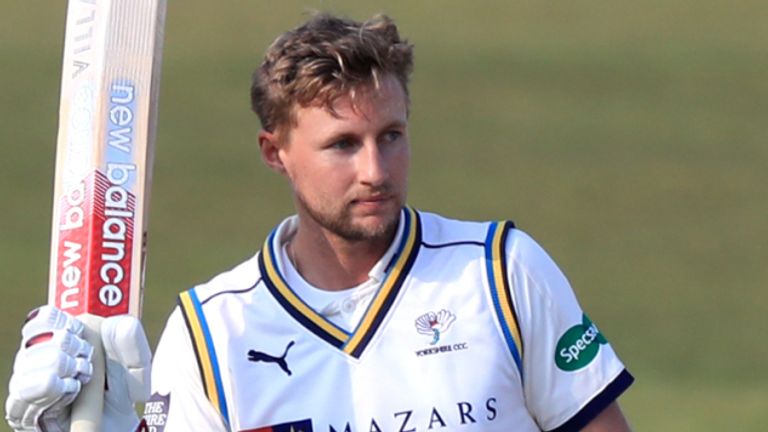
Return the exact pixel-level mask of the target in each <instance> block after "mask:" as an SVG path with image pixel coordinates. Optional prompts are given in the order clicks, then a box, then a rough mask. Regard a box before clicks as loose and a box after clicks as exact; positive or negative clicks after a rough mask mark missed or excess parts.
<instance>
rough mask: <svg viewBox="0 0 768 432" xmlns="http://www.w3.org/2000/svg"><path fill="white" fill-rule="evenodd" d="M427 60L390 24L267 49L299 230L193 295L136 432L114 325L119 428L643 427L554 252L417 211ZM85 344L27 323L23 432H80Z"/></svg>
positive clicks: (114, 426)
mask: <svg viewBox="0 0 768 432" xmlns="http://www.w3.org/2000/svg"><path fill="white" fill-rule="evenodd" d="M412 64H413V60H412V45H410V44H409V43H408V42H407V41H406V40H404V39H402V38H401V37H400V35H399V32H398V29H397V27H396V26H395V24H394V22H393V21H392V20H391V19H390V18H388V17H386V16H381V15H380V16H376V17H373V18H372V19H370V20H368V21H365V22H355V21H351V20H347V19H341V18H337V17H334V16H330V15H324V14H319V15H316V16H313V17H311V18H310V19H309V20H308V21H307V22H306V23H304V24H303V25H301V26H300V27H298V28H296V29H294V30H291V31H289V32H286V33H285V34H283V35H281V36H280V37H279V38H278V39H277V40H276V41H275V42H274V43H273V44H272V45H271V46H270V47H269V48H268V50H267V52H266V56H265V58H264V61H263V63H262V64H261V66H260V67H259V68H258V70H257V71H256V72H255V74H254V76H253V83H252V88H251V99H252V105H253V109H254V111H255V112H256V113H257V114H258V116H259V119H260V121H261V125H262V130H261V132H260V133H259V136H258V141H259V148H260V150H261V156H262V159H263V161H264V162H265V164H266V165H267V166H268V167H269V168H271V169H272V170H274V171H275V172H277V173H279V174H280V175H282V176H283V177H284V178H285V179H286V180H287V181H288V183H289V184H290V186H291V190H292V195H293V200H294V203H295V208H296V214H295V215H293V216H290V217H288V218H286V219H285V220H283V221H282V222H280V223H279V224H277V226H276V227H275V229H274V230H273V231H272V233H271V234H270V235H269V236H268V237H267V239H266V240H265V241H264V243H263V245H262V246H261V247H260V248H258V249H257V250H255V251H254V255H253V256H252V257H251V258H249V259H248V260H246V261H245V262H243V263H241V264H239V265H237V266H235V267H234V268H232V269H231V270H229V271H226V272H224V273H222V274H220V275H218V276H216V277H215V278H213V279H212V280H210V281H209V282H207V283H205V284H202V285H199V286H196V287H194V288H192V289H190V290H188V291H185V292H183V293H182V294H181V295H180V296H179V300H178V307H177V308H176V309H175V310H174V311H173V313H172V314H171V316H170V318H169V319H168V322H167V325H166V328H165V330H164V332H163V335H162V337H161V340H160V342H159V345H158V347H157V349H156V352H155V356H154V360H153V362H152V368H151V382H152V385H151V397H150V398H149V400H148V401H147V403H146V405H145V414H144V418H143V419H142V420H141V424H140V425H138V426H137V423H139V419H138V418H136V417H135V416H133V415H132V414H133V403H134V402H135V401H141V400H146V399H145V398H146V397H147V396H148V395H147V392H146V385H147V382H148V381H149V379H148V377H147V373H148V371H149V369H150V368H149V350H148V348H147V347H146V339H145V338H144V337H143V332H142V330H141V326H140V324H139V323H138V322H137V321H135V320H132V319H130V318H127V317H117V318H108V319H107V320H106V321H105V324H104V326H105V327H106V328H107V330H108V331H106V332H105V333H104V335H103V339H104V345H105V347H106V351H107V353H106V354H107V358H108V360H107V363H108V369H107V388H106V389H105V391H106V395H105V411H104V424H105V425H109V426H108V427H109V428H111V429H105V430H116V431H117V430H126V431H128V430H136V428H137V427H138V428H139V429H141V430H151V431H165V432H177V431H190V430H194V431H252V432H253V431H329V432H330V431H339V432H341V431H347V432H353V431H428V430H429V431H431V430H444V431H506V432H508V431H519V432H531V431H541V430H544V431H577V430H584V431H592V432H597V431H612V432H620V431H628V430H629V426H628V424H627V421H626V420H625V418H624V416H623V414H622V412H621V410H620V408H619V405H618V403H617V398H618V397H619V395H620V394H621V393H622V392H624V390H626V389H627V388H628V387H629V386H630V384H631V383H632V381H633V378H632V376H631V375H630V374H629V373H628V372H627V370H626V369H625V367H624V365H623V364H622V362H621V361H620V360H619V358H618V357H617V355H616V354H615V352H614V351H613V349H612V347H611V345H610V344H609V343H608V341H607V340H606V338H605V337H604V336H603V333H602V332H601V330H600V328H598V327H597V326H596V325H595V324H594V323H593V322H592V321H591V320H590V319H589V318H588V316H587V315H586V314H585V313H584V312H583V311H582V310H581V308H580V306H579V304H578V302H577V300H576V298H575V296H574V293H573V290H572V289H571V286H570V285H569V283H568V280H567V279H566V278H565V276H564V275H563V273H562V272H561V271H560V270H559V269H558V267H557V265H556V264H555V263H554V261H553V260H552V259H551V258H550V257H549V255H548V254H547V253H546V252H545V251H544V249H542V247H541V246H539V245H538V244H537V243H536V242H535V241H534V240H533V239H532V238H531V237H530V236H528V235H527V234H526V233H524V232H523V231H521V230H519V229H517V228H515V226H514V224H513V223H511V222H508V221H494V222H470V221H459V220H454V219H449V218H445V217H443V216H439V215H437V214H434V213H430V212H426V211H421V210H417V209H415V208H412V207H410V206H408V205H407V204H406V193H407V186H408V171H409V162H410V141H409V135H408V120H409V117H408V113H409V106H410V100H409V96H408V80H409V75H410V72H411V70H412ZM80 327H81V326H79V325H78V323H77V320H75V319H73V318H72V317H69V316H65V315H63V314H61V312H57V311H56V310H55V309H52V308H50V307H45V308H43V309H41V310H39V311H36V315H35V316H32V317H30V319H29V320H28V322H27V323H26V324H25V326H24V329H23V340H22V347H21V349H20V351H19V353H18V354H17V358H21V359H23V361H21V362H20V361H18V360H17V363H16V368H15V371H14V375H13V377H12V379H11V386H10V387H11V392H10V396H9V400H8V402H7V404H6V415H7V419H8V421H9V422H10V424H11V425H12V427H13V428H14V429H16V430H66V429H67V405H68V404H69V403H70V402H71V401H72V399H73V398H74V397H75V395H76V394H77V391H78V389H79V387H80V385H81V383H83V382H85V381H87V377H88V374H89V371H90V370H89V365H88V358H89V352H88V350H89V347H88V346H86V344H85V342H83V341H82V340H81V339H80V338H79V337H78V332H79V329H80ZM42 334H50V335H52V337H50V338H48V339H47V340H46V341H44V342H39V341H37V342H36V341H35V338H39V337H40V335H42ZM65 340H66V341H67V342H65ZM44 356H54V357H55V358H56V360H55V361H53V360H51V359H50V358H49V357H45V358H44ZM29 365H32V366H29ZM105 427H107V426H105Z"/></svg>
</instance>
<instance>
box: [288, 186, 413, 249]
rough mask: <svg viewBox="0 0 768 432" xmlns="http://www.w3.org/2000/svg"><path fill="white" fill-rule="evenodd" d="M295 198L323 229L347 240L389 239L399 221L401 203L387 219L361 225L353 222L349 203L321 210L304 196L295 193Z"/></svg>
mask: <svg viewBox="0 0 768 432" xmlns="http://www.w3.org/2000/svg"><path fill="white" fill-rule="evenodd" d="M296 199H297V200H298V204H299V206H301V208H302V209H303V210H304V212H305V213H306V214H307V215H308V216H309V217H310V218H312V220H314V221H315V223H316V224H317V225H319V226H321V227H322V228H324V229H325V230H327V231H329V232H331V233H333V234H334V235H336V236H338V237H339V238H341V239H343V240H346V241H348V242H378V241H387V242H389V241H391V240H392V238H393V237H394V235H395V231H396V230H397V225H398V223H399V221H400V218H399V216H400V209H401V208H402V207H403V203H402V202H400V203H399V205H398V206H397V208H398V210H397V212H396V213H395V214H394V215H393V216H392V217H391V218H389V219H388V220H385V221H383V222H382V223H380V224H377V225H375V226H361V225H360V224H354V223H353V221H352V216H351V214H350V207H351V205H350V204H346V205H345V206H344V207H343V208H341V209H340V210H339V211H337V212H334V211H333V210H331V211H323V210H321V209H318V208H313V207H312V206H311V205H310V204H309V203H308V202H307V200H306V199H304V197H303V196H302V195H301V194H299V193H297V194H296Z"/></svg>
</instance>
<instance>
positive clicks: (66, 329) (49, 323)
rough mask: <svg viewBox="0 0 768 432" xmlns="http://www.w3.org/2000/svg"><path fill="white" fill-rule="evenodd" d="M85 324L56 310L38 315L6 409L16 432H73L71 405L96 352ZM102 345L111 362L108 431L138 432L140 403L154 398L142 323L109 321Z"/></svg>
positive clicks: (27, 330)
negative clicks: (135, 431) (86, 336)
mask: <svg viewBox="0 0 768 432" xmlns="http://www.w3.org/2000/svg"><path fill="white" fill-rule="evenodd" d="M82 332H83V324H82V323H81V322H80V321H78V320H76V319H75V318H73V317H72V316H70V315H69V314H67V313H65V312H62V311H61V310H59V309H57V308H55V307H52V306H43V307H41V308H39V309H36V310H35V311H32V312H31V313H30V314H29V316H28V317H27V321H26V323H25V324H24V327H23V329H22V341H21V347H20V349H19V352H18V353H17V355H16V360H15V362H14V371H13V375H12V376H11V382H10V385H9V395H8V400H7V401H6V404H5V409H6V420H7V421H8V424H9V425H10V426H11V427H12V428H13V429H14V430H16V431H43V430H45V431H49V432H52V431H67V430H69V417H70V405H71V403H72V402H73V401H74V400H75V398H76V397H77V395H78V393H79V392H80V389H81V388H82V386H83V385H84V384H86V383H87V382H88V381H89V380H90V378H91V374H92V366H91V356H92V354H93V347H92V346H91V345H90V344H89V343H88V342H86V341H85V340H84V339H83V338H82V337H81V335H82ZM101 339H102V343H103V345H104V351H105V357H106V374H107V377H106V378H107V381H106V391H105V395H104V414H103V417H102V426H103V429H104V430H109V431H112V430H115V431H118V430H132V428H133V427H135V425H136V424H137V423H138V418H137V416H136V412H135V409H134V404H135V403H136V402H145V401H146V400H147V399H148V397H149V391H150V388H149V382H150V365H151V357H152V356H151V352H150V350H149V344H148V342H147V338H146V336H145V334H144V330H143V328H142V327H141V323H140V322H139V321H138V320H137V319H136V318H134V317H131V316H129V315H120V316H115V317H109V318H106V319H104V321H103V322H102V325H101Z"/></svg>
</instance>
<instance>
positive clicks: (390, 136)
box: [383, 131, 403, 143]
mask: <svg viewBox="0 0 768 432" xmlns="http://www.w3.org/2000/svg"><path fill="white" fill-rule="evenodd" d="M401 136H403V133H402V132H400V131H389V132H386V133H384V137H383V138H384V142H386V143H391V142H395V141H397V140H398V139H400V137H401Z"/></svg>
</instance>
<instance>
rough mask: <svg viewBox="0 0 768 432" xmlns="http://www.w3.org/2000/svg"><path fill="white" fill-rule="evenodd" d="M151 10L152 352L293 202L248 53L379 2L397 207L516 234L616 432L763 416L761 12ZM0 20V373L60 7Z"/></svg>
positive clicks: (4, 369) (41, 213) (23, 271)
mask: <svg viewBox="0 0 768 432" xmlns="http://www.w3.org/2000/svg"><path fill="white" fill-rule="evenodd" d="M169 3H170V4H169V7H168V20H167V29H166V44H165V59H164V67H163V76H162V86H161V87H162V91H161V102H160V123H159V132H158V146H157V153H156V165H155V176H154V187H153V190H152V207H151V216H150V241H149V257H148V267H147V280H146V292H145V309H144V322H145V324H146V327H147V330H148V333H149V335H150V339H151V342H152V344H153V345H154V344H155V343H156V341H157V337H158V335H159V332H160V330H161V329H162V326H163V323H164V321H165V318H166V316H167V315H168V313H169V312H170V311H171V309H172V307H173V306H174V301H175V295H176V293H177V292H178V291H180V290H183V289H186V288H188V287H190V286H192V285H193V284H195V283H198V282H201V281H205V280H207V279H208V278H209V277H211V276H212V275H214V274H216V273H217V272H219V271H221V270H224V269H227V268H229V267H231V266H233V265H234V264H236V263H238V262H239V261H241V260H243V259H245V258H246V257H248V256H250V255H251V254H253V253H254V251H255V249H256V248H258V247H259V246H260V244H261V242H262V240H263V238H264V236H265V235H266V234H267V233H268V231H269V230H270V229H271V228H272V226H273V225H274V224H275V223H276V222H277V221H278V220H279V219H280V218H282V217H283V216H285V215H287V214H289V213H290V212H291V210H292V205H291V201H290V199H289V197H288V194H287V192H288V189H287V188H286V186H285V185H284V184H283V182H282V179H280V178H279V177H278V176H276V175H274V174H272V173H271V172H269V171H268V170H267V169H266V168H264V167H263V166H262V165H261V162H260V160H259V157H258V154H257V151H256V140H255V137H256V133H257V131H258V123H257V121H256V118H255V116H254V115H252V114H251V113H250V111H249V107H248V86H249V77H250V73H251V71H252V69H253V68H254V67H255V66H256V65H257V64H258V63H259V61H260V57H261V55H262V53H263V50H264V49H265V47H266V46H267V45H268V44H269V43H270V42H271V41H272V39H273V38H274V37H275V36H276V35H277V34H278V33H280V32H282V31H283V30H286V29H288V28H291V27H293V26H295V25H296V24H298V23H299V22H301V21H302V20H303V19H304V18H305V17H306V14H307V12H308V11H310V10H313V9H316V10H329V11H333V12H337V13H342V14H345V15H348V16H351V17H354V18H366V17H369V16H370V15H372V14H373V13H375V12H382V11H383V12H386V13H388V14H390V15H392V16H393V17H395V18H396V19H397V21H398V23H399V25H400V28H401V31H402V33H403V34H404V35H406V36H407V37H408V38H409V39H410V40H411V41H412V42H413V43H414V44H415V45H416V69H415V74H414V77H413V86H412V99H413V110H412V113H413V115H412V125H411V135H412V143H413V159H414V161H413V169H412V174H411V178H412V186H411V190H410V203H411V204H412V205H414V206H415V207H417V208H420V209H424V210H431V211H437V212H440V213H444V214H448V215H452V216H455V217H462V218H473V219H499V218H511V219H514V220H515V221H516V222H517V224H518V225H519V226H520V227H522V228H523V229H525V230H526V231H528V232H529V233H531V234H532V235H533V236H534V237H535V238H537V239H538V240H539V241H540V242H541V243H542V244H543V245H544V247H545V248H547V249H548V250H549V252H550V253H551V254H552V255H553V256H554V257H555V259H556V260H557V261H558V262H559V263H560V265H561V266H562V268H563V269H564V270H565V272H566V273H567V274H568V275H569V277H570V279H571V281H572V282H573V284H574V286H575V289H576V291H577V293H578V295H579V298H580V299H581V302H582V304H583V306H584V308H585V309H586V310H587V311H588V312H589V314H590V315H591V317H592V318H593V319H594V320H595V321H596V322H597V323H598V324H599V325H600V327H601V330H602V331H603V332H604V333H606V334H607V335H608V337H609V339H610V340H611V341H612V343H613V344H614V347H615V348H616V350H617V351H618V352H619V353H620V355H621V356H622V358H623V360H624V361H625V362H626V364H627V365H628V367H629V368H630V370H631V371H632V372H633V373H634V374H635V375H636V377H637V382H636V384H635V385H634V386H633V387H632V388H631V389H630V391H629V392H628V393H627V394H626V395H625V396H624V397H622V405H623V407H624V409H625V411H626V413H627V414H628V416H629V417H630V419H631V422H632V423H633V425H634V426H635V428H636V429H637V430H639V431H662V430H664V431H666V430H675V431H723V430H729V431H730V430H743V431H753V430H765V428H766V427H768V426H766V425H768V374H766V373H765V372H764V368H765V367H766V366H768V348H767V346H768V339H766V337H765V332H766V330H768V326H766V319H765V316H764V315H765V313H766V310H768V301H766V294H765V293H764V290H765V289H766V288H768V270H766V268H767V267H766V263H767V262H768V224H767V223H766V219H767V218H766V216H767V215H768V199H767V198H766V197H767V196H768V194H766V192H765V190H764V189H765V187H766V185H768V145H767V143H768V123H767V121H766V118H767V115H768V79H767V78H768V42H767V41H768V26H767V25H766V22H768V6H766V3H765V2H764V1H758V0H751V1H738V0H734V1H725V0H721V1H706V0H702V1H680V0H668V1H645V2H637V1H629V0H615V1H612V2H589V1H570V2H542V1H526V2H512V1H485V2H465V1H447V0H441V1H436V0H429V1H419V2H413V1H397V2H388V3H386V4H384V3H378V4H374V3H373V2H370V3H369V2H353V1H348V2H341V1H338V2H337V1H282V2H267V1H256V0H250V1H245V0H227V1H223V2H212V1H199V0H185V1H178V0H177V1H174V0H170V1H169ZM278 3H279V6H277V5H278ZM0 12H1V13H0V86H2V91H0V100H1V101H2V102H1V103H0V142H2V157H1V158H0V193H1V195H0V196H1V197H2V206H3V211H2V214H3V220H4V221H5V222H4V223H3V227H2V230H1V231H0V233H1V234H0V235H1V236H2V237H1V238H0V263H2V264H0V266H1V267H0V268H2V273H1V274H0V281H2V284H3V288H2V289H3V292H4V293H5V295H6V296H7V297H6V300H5V301H2V302H0V323H2V325H0V354H1V355H0V378H1V381H3V383H5V382H7V378H8V377H9V376H10V371H11V365H12V358H13V353H14V352H15V350H16V347H17V344H18V340H19V328H20V325H21V323H22V321H23V318H24V315H25V313H26V312H27V311H28V310H29V309H31V308H32V307H34V306H35V305H37V304H40V303H41V302H43V301H44V300H45V298H46V284H47V266H48V247H49V236H50V234H49V224H50V214H51V210H50V208H51V191H52V173H53V161H54V151H55V137H56V129H57V124H56V123H57V110H58V92H59V82H60V67H61V65H60V64H61V49H62V41H63V30H64V12H65V2H64V1H40V0H29V1H20V0H4V1H3V5H2V6H0ZM5 395H6V390H5V389H3V390H2V392H0V396H2V398H3V399H5Z"/></svg>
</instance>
